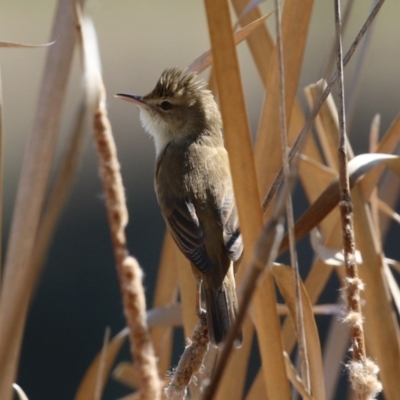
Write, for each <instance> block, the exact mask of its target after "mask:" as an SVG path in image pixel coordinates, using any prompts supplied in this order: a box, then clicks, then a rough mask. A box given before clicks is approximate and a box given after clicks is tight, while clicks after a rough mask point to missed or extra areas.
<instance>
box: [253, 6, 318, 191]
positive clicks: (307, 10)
mask: <svg viewBox="0 0 400 400" xmlns="http://www.w3.org/2000/svg"><path fill="white" fill-rule="evenodd" d="M312 5H313V1H312V0H305V1H302V2H301V3H299V2H298V1H296V0H287V1H285V4H284V8H283V13H282V23H281V25H282V41H283V52H284V66H285V94H286V99H285V104H286V115H287V120H288V121H290V115H291V110H292V108H293V105H294V102H295V96H296V92H297V87H298V81H299V77H300V71H301V64H302V61H303V54H304V49H305V43H306V39H307V32H308V26H309V21H310V16H311V10H312ZM278 77H279V71H278V53H277V49H275V50H274V53H273V56H272V58H271V64H270V67H269V71H268V79H267V87H266V89H267V93H268V95H267V96H266V98H265V101H264V105H263V109H262V114H261V119H260V125H259V128H258V135H257V141H256V146H255V163H256V170H257V174H258V183H259V187H260V191H261V193H266V191H267V190H268V188H269V187H271V185H272V182H273V181H274V179H275V177H276V175H277V174H278V172H279V169H280V167H281V165H282V156H281V154H280V152H279V151H277V149H280V148H281V145H280V135H279V132H280V121H279V85H278V82H279V79H278ZM288 125H289V124H288ZM265 160H268V167H267V168H266V165H265Z"/></svg>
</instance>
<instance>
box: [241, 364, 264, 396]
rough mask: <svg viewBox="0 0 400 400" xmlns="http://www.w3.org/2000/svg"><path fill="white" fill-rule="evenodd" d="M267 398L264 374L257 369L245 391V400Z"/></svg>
mask: <svg viewBox="0 0 400 400" xmlns="http://www.w3.org/2000/svg"><path fill="white" fill-rule="evenodd" d="M259 399H263V400H268V394H267V389H266V387H265V382H264V375H263V373H262V370H260V371H258V374H257V375H256V377H255V378H254V381H253V384H252V385H251V388H250V390H249V393H247V396H246V400H259Z"/></svg>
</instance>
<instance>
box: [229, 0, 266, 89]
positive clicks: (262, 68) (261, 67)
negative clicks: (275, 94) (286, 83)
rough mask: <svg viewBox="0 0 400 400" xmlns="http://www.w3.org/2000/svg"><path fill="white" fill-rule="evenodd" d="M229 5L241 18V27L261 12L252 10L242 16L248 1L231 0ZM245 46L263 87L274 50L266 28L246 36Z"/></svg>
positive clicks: (256, 17)
mask: <svg viewBox="0 0 400 400" xmlns="http://www.w3.org/2000/svg"><path fill="white" fill-rule="evenodd" d="M231 3H232V5H233V7H234V9H235V12H236V15H237V16H238V17H239V16H241V17H240V21H239V22H240V24H241V25H242V26H245V25H248V24H250V23H252V22H253V21H256V20H257V19H259V18H260V17H261V12H260V10H259V9H258V8H254V9H252V10H251V11H249V12H246V13H245V14H244V12H245V9H246V8H247V6H248V3H249V2H248V0H232V1H231ZM247 44H248V45H249V48H250V52H251V55H252V57H253V59H254V62H255V65H256V67H257V70H258V74H259V75H260V77H261V81H262V83H263V85H265V84H266V82H267V73H268V68H269V64H270V60H271V56H272V52H273V49H274V44H273V42H272V39H271V36H270V34H269V32H268V29H267V28H266V26H265V25H262V26H261V27H260V28H258V29H257V30H256V31H254V32H253V33H252V34H251V35H250V36H248V38H247Z"/></svg>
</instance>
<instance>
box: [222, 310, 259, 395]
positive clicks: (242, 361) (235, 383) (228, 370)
mask: <svg viewBox="0 0 400 400" xmlns="http://www.w3.org/2000/svg"><path fill="white" fill-rule="evenodd" d="M242 333H243V343H242V347H241V348H240V349H235V350H233V352H232V354H231V358H230V359H229V361H228V363H227V364H226V366H225V368H224V374H223V376H222V379H221V384H220V386H219V388H218V391H217V393H216V396H215V400H225V399H232V400H234V399H238V400H240V399H242V398H243V390H244V385H245V383H246V374H247V370H248V367H249V358H250V351H251V345H252V341H253V340H254V339H255V337H254V325H253V322H252V321H251V319H250V317H249V316H247V318H246V319H245V320H244V323H243V325H242ZM233 377H234V380H233Z"/></svg>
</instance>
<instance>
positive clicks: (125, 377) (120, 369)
mask: <svg viewBox="0 0 400 400" xmlns="http://www.w3.org/2000/svg"><path fill="white" fill-rule="evenodd" d="M112 376H113V378H114V379H115V380H117V381H118V382H120V383H123V384H124V385H126V386H128V387H129V388H131V389H137V388H138V387H139V382H140V377H139V375H138V371H137V369H136V368H135V366H134V365H133V364H132V363H130V362H126V361H123V362H120V363H119V364H118V365H117V366H116V367H115V368H114V370H113V372H112Z"/></svg>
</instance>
